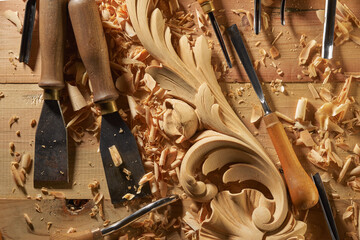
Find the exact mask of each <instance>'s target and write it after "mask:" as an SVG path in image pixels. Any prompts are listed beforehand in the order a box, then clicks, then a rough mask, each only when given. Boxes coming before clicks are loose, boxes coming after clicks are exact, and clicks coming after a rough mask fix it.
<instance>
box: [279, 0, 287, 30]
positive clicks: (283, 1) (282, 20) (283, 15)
mask: <svg viewBox="0 0 360 240" xmlns="http://www.w3.org/2000/svg"><path fill="white" fill-rule="evenodd" d="M285 4H286V0H282V1H281V7H280V17H281V25H283V26H284V25H285Z"/></svg>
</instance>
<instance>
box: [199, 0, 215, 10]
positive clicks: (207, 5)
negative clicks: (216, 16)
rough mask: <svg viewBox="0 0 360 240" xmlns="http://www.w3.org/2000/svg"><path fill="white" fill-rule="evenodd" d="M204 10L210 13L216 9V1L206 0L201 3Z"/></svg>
mask: <svg viewBox="0 0 360 240" xmlns="http://www.w3.org/2000/svg"><path fill="white" fill-rule="evenodd" d="M200 6H201V8H202V10H203V11H204V13H209V12H213V11H215V7H214V3H213V1H206V2H203V3H202V4H200Z"/></svg>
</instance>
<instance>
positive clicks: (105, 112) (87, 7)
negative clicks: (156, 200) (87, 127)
mask: <svg viewBox="0 0 360 240" xmlns="http://www.w3.org/2000/svg"><path fill="white" fill-rule="evenodd" d="M69 14H70V20H71V24H72V26H73V30H74V34H75V38H76V43H77V46H78V49H79V53H80V56H81V59H82V61H83V63H84V66H85V68H86V70H87V72H88V74H89V79H90V83H91V86H92V89H93V94H94V102H95V103H96V104H97V105H98V106H99V107H100V108H101V114H102V120H101V133H100V153H101V158H102V161H103V166H104V169H105V175H106V180H107V185H108V188H109V193H110V197H111V202H112V203H113V204H117V203H120V202H123V201H126V199H124V198H123V197H124V195H125V194H127V193H130V194H134V195H135V197H142V196H145V195H147V194H149V193H150V188H149V185H148V184H146V185H144V186H143V187H142V189H141V191H139V192H140V193H137V191H138V188H139V184H138V183H139V180H140V179H141V178H142V177H143V175H144V174H145V171H144V166H143V163H142V160H141V156H140V153H139V149H138V146H137V143H136V140H135V137H134V135H133V134H132V133H131V131H130V129H129V127H128V126H127V125H126V124H125V122H124V120H123V119H122V118H121V116H120V114H119V112H118V109H117V105H116V102H115V101H116V99H117V98H118V92H117V90H116V89H115V86H114V82H113V79H112V76H111V70H110V61H109V54H108V47H107V44H106V39H105V33H104V30H103V26H102V23H101V19H100V14H99V10H98V7H97V4H96V2H95V1H91V0H70V2H69ZM109 148H112V149H114V148H115V149H116V151H118V154H119V155H120V158H121V161H122V163H121V164H119V165H118V166H117V165H116V164H115V163H114V160H113V158H112V157H111V153H110V149H109Z"/></svg>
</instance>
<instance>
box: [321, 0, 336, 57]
mask: <svg viewBox="0 0 360 240" xmlns="http://www.w3.org/2000/svg"><path fill="white" fill-rule="evenodd" d="M336 2H337V0H326V6H325V19H324V32H323V41H322V50H321V57H322V58H325V59H331V58H332V57H333V48H334V31H335V21H336V16H335V15H336Z"/></svg>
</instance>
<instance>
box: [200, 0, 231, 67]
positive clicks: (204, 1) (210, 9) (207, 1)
mask: <svg viewBox="0 0 360 240" xmlns="http://www.w3.org/2000/svg"><path fill="white" fill-rule="evenodd" d="M197 1H198V3H199V4H200V6H201V8H202V9H203V11H204V13H207V14H208V16H209V19H210V22H211V25H212V26H213V29H214V32H215V35H216V37H217V39H218V41H219V43H220V47H221V50H222V52H223V54H224V56H225V60H226V62H227V64H228V66H229V68H232V64H231V60H230V56H229V53H228V51H227V49H226V46H225V42H224V39H223V37H222V35H221V32H220V28H219V24H218V23H217V21H216V18H215V15H214V11H215V7H214V3H213V1H212V0H197Z"/></svg>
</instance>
